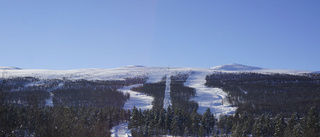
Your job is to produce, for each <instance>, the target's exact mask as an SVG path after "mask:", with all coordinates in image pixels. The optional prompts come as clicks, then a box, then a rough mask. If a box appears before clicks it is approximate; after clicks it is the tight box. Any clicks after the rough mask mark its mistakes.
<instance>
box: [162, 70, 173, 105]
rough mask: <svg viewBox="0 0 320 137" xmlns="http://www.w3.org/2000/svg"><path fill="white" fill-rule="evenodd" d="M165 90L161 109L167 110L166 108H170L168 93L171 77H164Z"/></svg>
mask: <svg viewBox="0 0 320 137" xmlns="http://www.w3.org/2000/svg"><path fill="white" fill-rule="evenodd" d="M166 78H167V79H166V89H165V91H164V99H163V108H164V109H167V108H168V106H171V105H172V104H171V97H170V91H171V86H170V84H171V76H170V75H167V77H166Z"/></svg>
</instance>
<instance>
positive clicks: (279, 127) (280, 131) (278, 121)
mask: <svg viewBox="0 0 320 137" xmlns="http://www.w3.org/2000/svg"><path fill="white" fill-rule="evenodd" d="M285 128H286V123H285V122H284V118H283V117H282V116H281V115H279V114H278V115H277V116H276V118H275V133H274V136H275V137H283V136H284V129H285Z"/></svg>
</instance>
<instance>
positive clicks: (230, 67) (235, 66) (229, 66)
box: [211, 63, 262, 71]
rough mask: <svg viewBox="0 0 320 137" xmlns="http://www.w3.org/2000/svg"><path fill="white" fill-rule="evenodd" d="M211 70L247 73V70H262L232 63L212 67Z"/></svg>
mask: <svg viewBox="0 0 320 137" xmlns="http://www.w3.org/2000/svg"><path fill="white" fill-rule="evenodd" d="M211 69H214V70H226V71H248V70H249V71H250V70H260V69H262V68H259V67H253V66H247V65H242V64H237V63H233V64H227V65H221V66H216V67H212V68H211Z"/></svg>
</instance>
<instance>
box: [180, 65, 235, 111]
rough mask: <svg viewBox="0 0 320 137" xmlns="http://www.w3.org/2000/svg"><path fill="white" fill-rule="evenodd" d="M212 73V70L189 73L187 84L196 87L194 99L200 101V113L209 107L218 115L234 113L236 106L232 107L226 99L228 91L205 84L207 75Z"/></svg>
mask: <svg viewBox="0 0 320 137" xmlns="http://www.w3.org/2000/svg"><path fill="white" fill-rule="evenodd" d="M209 74H211V72H210V71H195V72H192V73H191V74H189V77H188V79H187V81H186V82H185V83H184V85H185V86H188V87H192V88H195V89H196V93H197V94H196V97H194V98H193V99H192V100H193V101H195V102H198V105H199V108H198V113H201V114H203V113H204V112H205V111H206V109H207V108H210V110H211V112H213V113H215V114H216V115H217V116H219V115H220V114H233V113H234V112H235V110H236V109H237V108H236V107H231V106H230V105H229V104H228V103H227V102H226V101H224V99H225V98H226V96H227V93H225V92H223V91H222V89H220V88H210V87H207V86H205V83H206V79H205V78H206V76H207V75H209Z"/></svg>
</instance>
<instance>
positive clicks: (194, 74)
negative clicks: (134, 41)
mask: <svg viewBox="0 0 320 137" xmlns="http://www.w3.org/2000/svg"><path fill="white" fill-rule="evenodd" d="M216 72H226V73H233V72H258V73H290V74H299V73H311V71H300V70H276V69H264V68H259V67H251V66H246V65H241V64H228V65H222V66H216V67H212V68H182V67H145V66H140V65H130V66H126V67H120V68H113V69H96V68H95V69H76V70H44V69H20V68H15V67H0V73H2V77H5V78H10V77H28V76H31V77H36V78H40V79H69V80H77V79H86V80H123V79H126V78H134V77H144V78H147V83H156V82H159V81H161V80H162V79H163V78H164V77H167V78H168V77H170V76H175V75H178V74H187V75H188V79H187V81H186V82H185V83H184V85H185V86H188V87H191V88H195V89H196V92H197V93H196V97H194V98H193V99H192V100H194V101H196V102H198V104H199V110H198V112H200V113H203V112H204V111H205V109H206V108H211V109H212V111H213V112H215V113H216V114H221V113H233V112H234V111H235V109H236V108H235V107H231V106H230V105H228V103H226V102H224V99H225V98H226V96H227V94H226V93H225V92H224V91H223V90H222V89H219V88H209V87H206V86H205V85H204V84H205V83H206V80H205V78H206V76H207V75H210V74H213V73H216ZM167 80H168V79H167ZM31 84H32V83H31ZM133 86H135V85H131V86H129V87H124V88H122V89H119V90H120V91H123V92H127V93H130V95H131V99H130V100H129V101H128V102H127V103H126V104H125V107H126V108H128V109H129V108H132V106H138V107H140V108H142V109H149V108H151V107H152V105H150V104H151V103H152V100H153V98H152V97H147V96H146V95H143V94H141V93H136V92H134V91H131V90H130V89H131V87H133ZM166 86H167V89H170V82H167V83H166ZM166 92H170V91H169V90H167V91H166ZM168 94H169V93H168ZM141 100H144V101H143V102H141ZM165 100H166V102H167V104H166V102H164V105H165V106H168V105H170V99H169V100H168V99H165ZM138 102H139V103H138ZM137 103H138V104H137Z"/></svg>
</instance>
